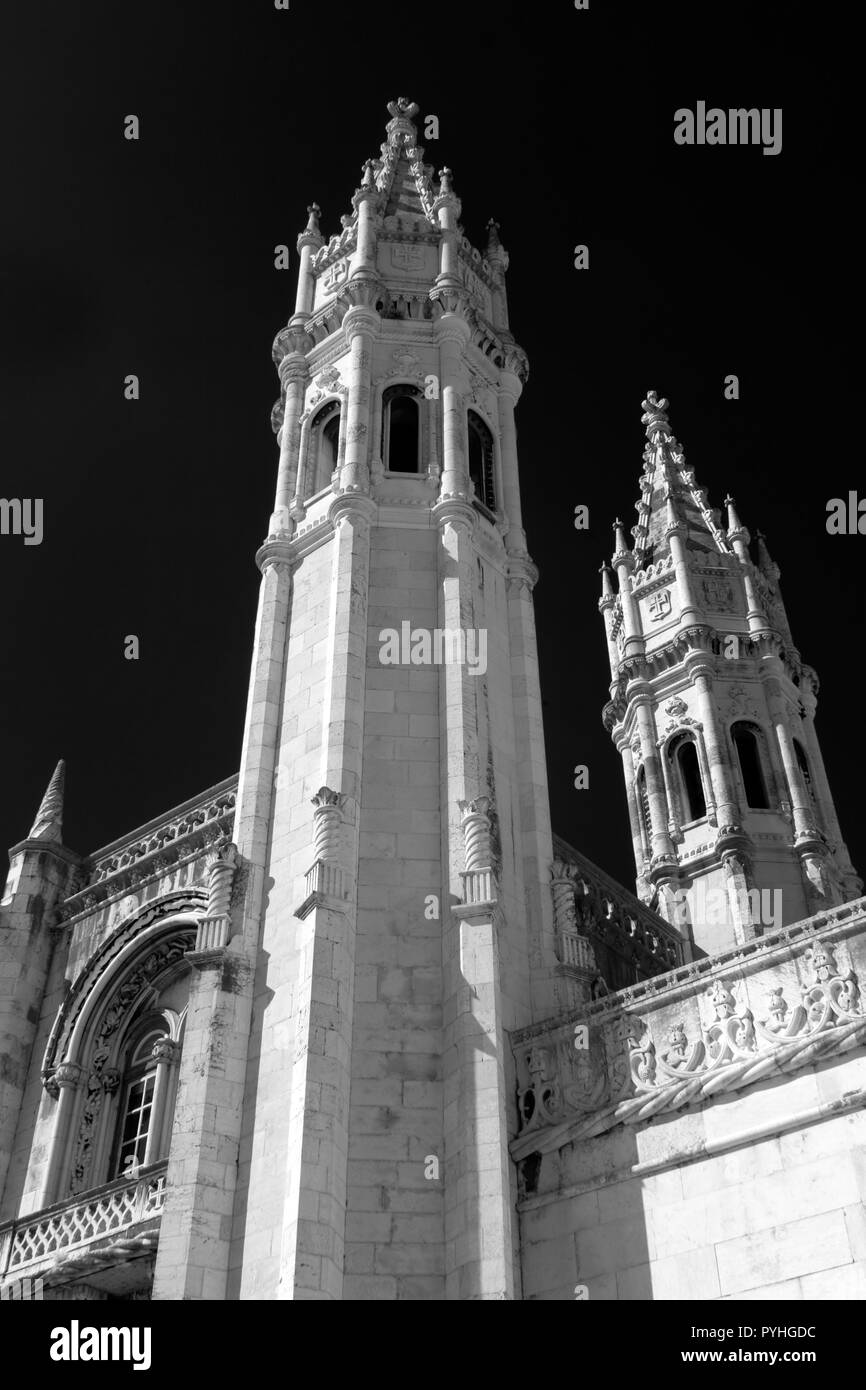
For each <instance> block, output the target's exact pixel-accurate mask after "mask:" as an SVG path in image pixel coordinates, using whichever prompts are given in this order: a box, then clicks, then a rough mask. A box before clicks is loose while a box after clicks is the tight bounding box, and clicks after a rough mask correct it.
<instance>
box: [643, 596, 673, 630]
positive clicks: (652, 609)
mask: <svg viewBox="0 0 866 1390" xmlns="http://www.w3.org/2000/svg"><path fill="white" fill-rule="evenodd" d="M647 607H648V609H649V615H650V617H651V618H652V620H653V622H654V623H659V622H661V620H662V618H666V617H667V615H668V613H670V611H671V595H670V590H669V589H660V590H659V592H658V593H657V594H653V596H652V598H651V599H650V601H649V603H648V605H647Z"/></svg>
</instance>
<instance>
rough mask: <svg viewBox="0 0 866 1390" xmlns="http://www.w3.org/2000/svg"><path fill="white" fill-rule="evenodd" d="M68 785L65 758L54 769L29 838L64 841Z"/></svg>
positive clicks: (58, 842)
mask: <svg viewBox="0 0 866 1390" xmlns="http://www.w3.org/2000/svg"><path fill="white" fill-rule="evenodd" d="M65 785H66V763H65V761H64V760H63V758H61V759H60V762H59V763H58V764H57V766H56V768H55V769H54V774H53V776H52V778H51V781H50V782H49V783H48V786H47V788H46V789H45V795H44V796H43V798H42V804H41V805H40V807H39V810H38V811H37V813H36V819H35V821H34V822H33V825H32V827H31V830H30V834H29V835H28V836H27V838H28V840H52V841H54V842H55V843H56V844H62V842H63V791H64V787H65Z"/></svg>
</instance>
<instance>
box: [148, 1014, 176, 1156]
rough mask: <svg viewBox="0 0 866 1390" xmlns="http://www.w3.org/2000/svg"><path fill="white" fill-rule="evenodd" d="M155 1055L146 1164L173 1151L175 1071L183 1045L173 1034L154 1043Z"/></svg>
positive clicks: (153, 1055)
mask: <svg viewBox="0 0 866 1390" xmlns="http://www.w3.org/2000/svg"><path fill="white" fill-rule="evenodd" d="M151 1056H152V1057H153V1058H154V1059H155V1060H156V1076H155V1078H154V1083H153V1103H152V1109H151V1115H152V1117H153V1118H152V1121H151V1126H150V1130H149V1132H148V1136H147V1145H146V1148H145V1152H144V1159H143V1160H142V1164H141V1166H142V1167H143V1168H146V1167H147V1166H148V1165H149V1164H151V1163H156V1162H158V1160H159V1159H160V1158H161V1157H162V1155H163V1154H166V1153H168V1152H169V1149H170V1144H171V1131H172V1126H173V1122H174V1107H173V1106H172V1103H171V1101H172V1094H173V1092H174V1089H175V1086H174V1083H175V1071H176V1068H177V1063H178V1059H179V1057H180V1047H179V1045H178V1043H176V1042H173V1041H172V1039H171V1038H160V1040H159V1042H156V1043H154V1045H153V1051H152V1053H151Z"/></svg>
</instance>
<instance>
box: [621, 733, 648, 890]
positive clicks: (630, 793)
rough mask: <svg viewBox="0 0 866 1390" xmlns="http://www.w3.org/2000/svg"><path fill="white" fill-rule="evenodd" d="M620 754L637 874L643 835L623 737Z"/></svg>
mask: <svg viewBox="0 0 866 1390" xmlns="http://www.w3.org/2000/svg"><path fill="white" fill-rule="evenodd" d="M619 751H620V756H621V757H622V771H623V777H624V778H625V791H626V799H627V802H628V822H629V826H630V828H631V842H632V846H633V848H634V863H635V870H636V872H637V874H638V875H640V874H641V873H642V872H643V862H644V848H643V836H642V834H641V829H640V826H641V811H640V808H639V806H638V804H637V792H636V790H635V771H634V758H633V756H632V751H631V748H630V747H629V743H628V740H627V739H626V738H625V737H623V738H622V739H621V740H620V742H619Z"/></svg>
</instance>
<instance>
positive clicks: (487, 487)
mask: <svg viewBox="0 0 866 1390" xmlns="http://www.w3.org/2000/svg"><path fill="white" fill-rule="evenodd" d="M468 426H469V476H470V478H471V479H472V481H473V483H474V484H475V496H476V498H477V499H478V501H479V502H481V503H482V505H483V506H485V507H486V508H487V509H488V511H491V512H493V511H495V510H496V491H495V488H494V475H493V435H492V434H491V433H490V430H489V429H488V428H487V426H486V425H485V423H484V421H483V420H482V419H481V416H480V415H476V413H475V411H474V410H470V411H469V417H468Z"/></svg>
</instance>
